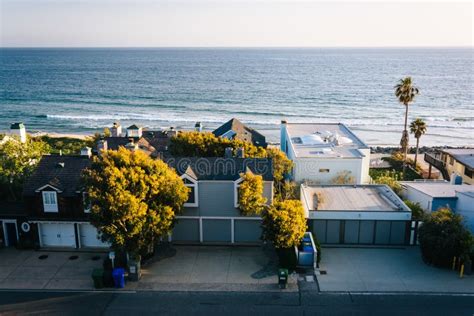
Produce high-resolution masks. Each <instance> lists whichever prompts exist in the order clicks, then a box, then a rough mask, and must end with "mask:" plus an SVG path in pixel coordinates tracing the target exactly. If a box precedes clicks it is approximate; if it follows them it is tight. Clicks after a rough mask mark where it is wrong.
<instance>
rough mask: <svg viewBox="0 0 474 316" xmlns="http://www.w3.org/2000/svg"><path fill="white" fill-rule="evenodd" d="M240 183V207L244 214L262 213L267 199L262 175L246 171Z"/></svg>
mask: <svg viewBox="0 0 474 316" xmlns="http://www.w3.org/2000/svg"><path fill="white" fill-rule="evenodd" d="M242 179H243V181H242V182H241V183H240V185H239V209H240V212H241V213H242V215H245V216H249V215H260V214H261V213H262V211H263V209H264V208H265V206H266V205H265V203H266V202H267V199H266V198H265V197H264V196H263V180H262V176H260V175H254V174H253V173H252V172H246V173H245V174H244V175H243V176H242Z"/></svg>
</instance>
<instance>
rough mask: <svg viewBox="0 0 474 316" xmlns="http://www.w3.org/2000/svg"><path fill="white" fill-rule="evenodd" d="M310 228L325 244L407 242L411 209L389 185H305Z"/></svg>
mask: <svg viewBox="0 0 474 316" xmlns="http://www.w3.org/2000/svg"><path fill="white" fill-rule="evenodd" d="M301 202H302V203H303V207H304V209H305V212H306V217H307V218H308V228H309V230H310V231H311V232H312V233H313V234H314V235H315V236H316V237H317V239H318V240H319V241H320V242H321V243H322V244H328V245H330V244H335V245H337V244H344V245H405V244H408V243H409V241H410V224H411V210H410V209H409V208H408V207H407V206H406V205H405V203H403V201H402V200H401V199H400V198H399V197H398V196H397V195H396V194H395V193H394V192H393V191H392V190H391V189H390V188H389V187H388V186H386V185H308V184H302V185H301Z"/></svg>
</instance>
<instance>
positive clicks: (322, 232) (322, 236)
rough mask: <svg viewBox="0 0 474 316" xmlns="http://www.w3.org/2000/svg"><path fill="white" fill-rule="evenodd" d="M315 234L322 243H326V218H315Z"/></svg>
mask: <svg viewBox="0 0 474 316" xmlns="http://www.w3.org/2000/svg"><path fill="white" fill-rule="evenodd" d="M313 234H314V235H315V236H316V239H317V240H318V241H319V242H320V243H322V244H325V243H326V221H325V220H313Z"/></svg>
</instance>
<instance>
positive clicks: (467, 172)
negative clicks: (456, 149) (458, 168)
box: [464, 168, 473, 179]
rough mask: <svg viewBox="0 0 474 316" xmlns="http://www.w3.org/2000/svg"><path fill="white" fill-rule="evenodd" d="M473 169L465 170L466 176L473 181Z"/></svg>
mask: <svg viewBox="0 0 474 316" xmlns="http://www.w3.org/2000/svg"><path fill="white" fill-rule="evenodd" d="M472 174H473V171H472V169H468V168H464V175H465V176H467V177H469V178H471V179H472Z"/></svg>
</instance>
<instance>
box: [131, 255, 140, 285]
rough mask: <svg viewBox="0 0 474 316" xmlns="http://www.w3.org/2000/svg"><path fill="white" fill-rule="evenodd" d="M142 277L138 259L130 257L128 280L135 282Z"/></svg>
mask: <svg viewBox="0 0 474 316" xmlns="http://www.w3.org/2000/svg"><path fill="white" fill-rule="evenodd" d="M141 277H142V269H141V265H140V259H136V260H135V259H130V260H129V261H128V280H130V281H133V282H137V281H139V280H140V278H141Z"/></svg>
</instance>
